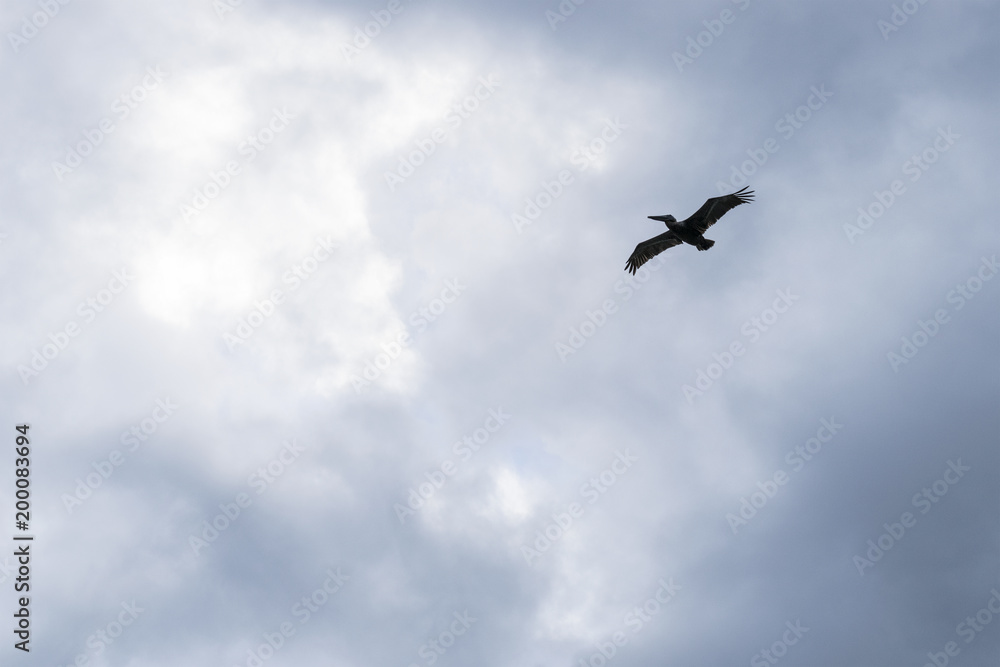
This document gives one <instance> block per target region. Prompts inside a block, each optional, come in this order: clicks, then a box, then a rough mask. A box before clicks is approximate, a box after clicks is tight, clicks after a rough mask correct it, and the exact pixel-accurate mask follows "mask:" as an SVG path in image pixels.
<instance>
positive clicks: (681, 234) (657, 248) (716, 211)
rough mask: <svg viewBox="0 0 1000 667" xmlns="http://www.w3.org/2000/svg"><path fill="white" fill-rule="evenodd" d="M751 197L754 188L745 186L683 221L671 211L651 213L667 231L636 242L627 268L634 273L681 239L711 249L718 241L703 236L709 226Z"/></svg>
mask: <svg viewBox="0 0 1000 667" xmlns="http://www.w3.org/2000/svg"><path fill="white" fill-rule="evenodd" d="M752 201H753V190H747V189H746V188H743V189H742V190H740V191H738V192H734V193H733V194H731V195H725V196H723V197H712V198H711V199H709V200H708V201H706V202H705V203H704V204H703V205H702V207H701V208H699V209H698V210H697V211H695V212H694V215H692V216H691V217H690V218H688V219H687V220H682V221H681V222H677V218H675V217H674V216H672V215H651V216H649V219H650V220H659V221H660V222H663V223H664V224H666V226H667V230H668V231H667V232H665V233H663V234H660V235H659V236H654V237H653V238H651V239H649V240H648V241H643V242H642V243H640V244H639V245H637V246H636V247H635V250H634V251H633V252H632V256H631V257H629V258H628V263H626V264H625V270H626V271H631V272H632V274H633V275H634V274H635V272H636V271H637V270H638V269H639V267H640V266H642V265H643V264H645V263H646V262H648V261H649V260H651V259H652V258H653V257H655V256H657V255H659V254H660V253H661V252H663V251H664V250H666V249H667V248H672V247H674V246H675V245H680V244H681V243H687V244H689V245H693V246H694V247H696V248H698V250H708V249H709V248H711V247H712V246H713V245H715V241H713V240H711V239H706V238H705V236H704V235H705V232H706V231H708V228H709V227H711V226H712V225H714V224H715V223H716V222H717V221H718V219H719V218H721V217H722V216H723V215H725V214H726V213H727V212H728V211H729V210H730V209H732V208H734V207H736V206H739V205H740V204H747V203H749V202H752Z"/></svg>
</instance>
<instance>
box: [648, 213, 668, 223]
mask: <svg viewBox="0 0 1000 667" xmlns="http://www.w3.org/2000/svg"><path fill="white" fill-rule="evenodd" d="M647 217H649V219H650V220H659V221H660V222H666V221H667V217H668V216H666V215H650V216H647Z"/></svg>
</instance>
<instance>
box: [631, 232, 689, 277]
mask: <svg viewBox="0 0 1000 667" xmlns="http://www.w3.org/2000/svg"><path fill="white" fill-rule="evenodd" d="M681 243H683V241H681V240H680V239H679V238H678V237H677V235H676V234H674V233H673V232H664V233H663V234H660V235H659V236H654V237H653V238H651V239H649V240H648V241H643V242H642V243H640V244H639V245H637V246H636V247H635V250H633V251H632V256H631V257H629V258H628V262H626V264H625V270H626V271H631V272H632V275H633V276H634V275H635V272H636V271H638V270H639V267H640V266H642V265H643V264H645V263H646V262H648V261H649V260H651V259H653V258H654V257H656V256H657V255H659V254H660V253H661V252H663V251H664V250H666V249H667V248H673V247H674V246H675V245H680V244H681Z"/></svg>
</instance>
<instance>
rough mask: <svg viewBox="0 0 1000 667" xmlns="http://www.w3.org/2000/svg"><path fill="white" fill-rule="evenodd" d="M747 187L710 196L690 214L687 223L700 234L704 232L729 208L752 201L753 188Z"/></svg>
mask: <svg viewBox="0 0 1000 667" xmlns="http://www.w3.org/2000/svg"><path fill="white" fill-rule="evenodd" d="M747 187H749V186H747ZM747 187H744V188H743V189H742V190H740V191H738V192H734V193H733V194H731V195H725V196H724V197H712V198H711V199H709V200H708V201H707V202H705V203H704V204H703V205H702V207H701V208H699V209H698V210H697V211H695V213H694V215H692V216H691V222H690V223H688V224H690V225H691V226H692V227H693V228H694V229H697V230H698V232H699V233H700V234H704V233H705V232H707V231H708V228H709V227H711V226H712V225H714V224H715V223H716V222H718V220H719V218H721V217H722V216H724V215H725V214H726V213H728V212H729V211H730V210H732V209H733V208H736V207H737V206H739V205H740V204H749V203H750V202H752V201H753V190H749V191H748V190H747Z"/></svg>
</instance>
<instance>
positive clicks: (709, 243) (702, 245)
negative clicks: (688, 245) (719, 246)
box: [698, 239, 715, 250]
mask: <svg viewBox="0 0 1000 667" xmlns="http://www.w3.org/2000/svg"><path fill="white" fill-rule="evenodd" d="M714 245H715V241H713V240H712V239H705V240H704V241H702V242H701V243H699V244H698V250H708V249H709V248H711V247H712V246H714Z"/></svg>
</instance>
